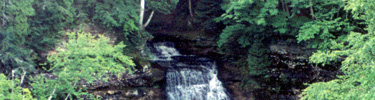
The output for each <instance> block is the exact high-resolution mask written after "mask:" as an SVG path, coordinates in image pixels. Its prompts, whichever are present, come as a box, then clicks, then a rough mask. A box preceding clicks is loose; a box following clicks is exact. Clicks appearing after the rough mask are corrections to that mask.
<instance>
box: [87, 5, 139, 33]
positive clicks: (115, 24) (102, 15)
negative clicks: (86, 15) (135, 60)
mask: <svg viewBox="0 0 375 100" xmlns="http://www.w3.org/2000/svg"><path fill="white" fill-rule="evenodd" d="M138 5H139V3H138V1H132V0H112V1H106V0H104V1H101V2H96V3H95V15H94V16H93V20H94V21H96V22H98V23H99V24H100V25H101V26H104V27H105V28H109V29H113V28H114V29H119V30H123V31H124V34H125V36H126V35H128V34H131V33H134V32H137V31H138V30H139V29H138V23H137V22H138V21H137V20H138V18H139V16H138V11H139V10H138V9H134V8H138Z"/></svg>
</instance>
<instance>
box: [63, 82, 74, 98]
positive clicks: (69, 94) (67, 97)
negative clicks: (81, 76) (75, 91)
mask: <svg viewBox="0 0 375 100" xmlns="http://www.w3.org/2000/svg"><path fill="white" fill-rule="evenodd" d="M76 84H77V82H75V83H74V85H73V88H74V87H75V86H76ZM69 96H70V92H69V93H68V95H67V96H66V97H65V100H68V98H69Z"/></svg>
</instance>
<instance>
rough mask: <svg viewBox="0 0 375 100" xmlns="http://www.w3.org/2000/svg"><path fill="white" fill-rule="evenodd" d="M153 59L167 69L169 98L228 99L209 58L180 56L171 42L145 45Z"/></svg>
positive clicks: (172, 99)
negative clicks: (147, 46)
mask: <svg viewBox="0 0 375 100" xmlns="http://www.w3.org/2000/svg"><path fill="white" fill-rule="evenodd" d="M149 48H150V50H151V52H152V55H153V58H154V59H153V61H154V62H156V63H159V64H160V65H161V66H162V67H165V68H166V69H167V73H166V78H167V86H166V91H167V97H168V99H169V100H229V97H228V95H227V94H226V92H225V88H224V87H223V86H222V83H221V82H220V81H219V79H218V78H217V74H218V71H217V70H216V64H215V62H214V61H213V60H210V59H208V58H204V57H198V56H194V55H181V54H180V53H179V52H178V50H177V49H176V48H174V44H173V43H171V42H159V43H153V44H150V45H149Z"/></svg>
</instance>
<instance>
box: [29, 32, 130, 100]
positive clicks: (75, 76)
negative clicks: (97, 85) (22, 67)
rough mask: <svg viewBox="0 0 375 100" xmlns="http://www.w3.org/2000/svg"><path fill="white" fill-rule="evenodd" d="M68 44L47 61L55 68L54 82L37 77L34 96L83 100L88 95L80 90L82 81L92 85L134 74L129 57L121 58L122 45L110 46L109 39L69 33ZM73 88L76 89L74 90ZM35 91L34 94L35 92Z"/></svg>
mask: <svg viewBox="0 0 375 100" xmlns="http://www.w3.org/2000/svg"><path fill="white" fill-rule="evenodd" d="M67 34H68V37H69V40H68V42H64V43H63V44H62V46H61V47H59V48H58V49H57V52H58V53H57V54H55V55H51V56H50V57H49V58H48V60H49V61H50V62H51V63H52V64H53V67H52V68H51V69H50V71H53V74H54V75H56V77H57V78H55V79H47V78H45V77H36V78H34V80H35V81H36V82H35V83H33V84H32V86H33V94H34V95H35V96H36V97H37V98H39V99H43V98H46V97H48V96H49V95H50V93H51V91H52V90H56V94H55V95H54V98H60V99H61V98H64V97H66V96H67V94H71V96H75V97H77V98H81V96H85V95H86V96H87V95H88V94H87V93H85V92H83V90H84V89H85V87H82V86H78V82H79V81H80V80H81V79H84V80H86V81H87V83H89V84H90V83H92V82H93V81H94V80H106V79H107V78H108V77H107V78H103V77H102V76H104V75H108V76H109V75H117V76H121V74H122V73H124V72H126V70H127V72H128V73H132V68H133V66H134V65H135V64H134V63H133V61H132V60H131V58H130V57H128V56H125V55H123V54H122V50H123V48H124V47H125V45H124V44H123V43H121V42H120V43H119V44H117V45H114V46H112V45H110V44H108V43H109V41H110V40H109V38H107V37H104V36H102V35H95V36H93V35H90V34H88V33H84V32H71V33H67ZM72 85H73V86H72ZM34 91H35V92H34Z"/></svg>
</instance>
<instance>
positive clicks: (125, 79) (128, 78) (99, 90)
mask: <svg viewBox="0 0 375 100" xmlns="http://www.w3.org/2000/svg"><path fill="white" fill-rule="evenodd" d="M164 83H165V75H164V71H163V70H161V69H158V68H150V67H148V66H144V68H143V69H142V70H136V71H135V72H134V73H132V74H125V75H123V76H121V77H116V76H111V77H110V79H109V80H108V81H95V82H94V83H93V84H89V85H87V86H86V87H87V88H88V89H89V92H90V93H92V94H94V95H95V96H97V97H101V98H102V99H106V100H150V99H152V100H165V99H166V96H165V94H164V89H163V88H162V87H163V84H164Z"/></svg>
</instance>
